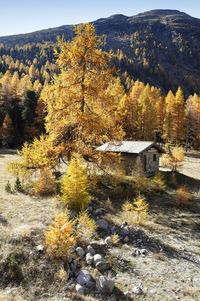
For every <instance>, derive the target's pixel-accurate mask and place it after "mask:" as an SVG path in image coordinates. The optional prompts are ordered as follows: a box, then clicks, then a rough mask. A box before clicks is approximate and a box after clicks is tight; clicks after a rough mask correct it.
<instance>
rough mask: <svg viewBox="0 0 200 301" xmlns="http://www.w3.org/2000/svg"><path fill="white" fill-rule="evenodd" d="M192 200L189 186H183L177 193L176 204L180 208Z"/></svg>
mask: <svg viewBox="0 0 200 301" xmlns="http://www.w3.org/2000/svg"><path fill="white" fill-rule="evenodd" d="M191 198H192V195H191V193H190V192H189V189H188V187H187V186H185V185H184V186H181V187H179V188H178V189H177V191H176V196H175V200H176V204H177V205H178V206H184V205H188V204H189V202H188V201H189V200H190V199H191Z"/></svg>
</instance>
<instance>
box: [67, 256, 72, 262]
mask: <svg viewBox="0 0 200 301" xmlns="http://www.w3.org/2000/svg"><path fill="white" fill-rule="evenodd" d="M67 262H69V263H71V262H72V257H71V255H67Z"/></svg>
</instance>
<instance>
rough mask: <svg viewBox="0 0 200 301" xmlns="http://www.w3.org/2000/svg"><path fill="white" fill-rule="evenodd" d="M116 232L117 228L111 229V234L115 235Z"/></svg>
mask: <svg viewBox="0 0 200 301" xmlns="http://www.w3.org/2000/svg"><path fill="white" fill-rule="evenodd" d="M115 232H116V228H115V226H112V227H111V228H110V233H111V234H114V233H115Z"/></svg>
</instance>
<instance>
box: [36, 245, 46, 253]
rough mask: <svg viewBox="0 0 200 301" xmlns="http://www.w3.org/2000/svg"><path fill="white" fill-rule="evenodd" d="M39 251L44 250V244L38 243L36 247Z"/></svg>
mask: <svg viewBox="0 0 200 301" xmlns="http://www.w3.org/2000/svg"><path fill="white" fill-rule="evenodd" d="M36 249H37V251H39V252H42V251H43V250H44V246H43V245H38V246H37V247H36Z"/></svg>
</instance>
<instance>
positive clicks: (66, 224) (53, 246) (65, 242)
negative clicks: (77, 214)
mask: <svg viewBox="0 0 200 301" xmlns="http://www.w3.org/2000/svg"><path fill="white" fill-rule="evenodd" d="M74 223H75V221H71V220H69V216H68V213H67V212H63V213H58V214H56V216H55V217H54V221H53V226H49V231H47V232H46V234H45V242H46V245H47V252H48V253H49V254H50V255H51V256H53V257H61V256H64V255H66V254H67V253H68V252H69V251H70V250H71V249H72V248H73V247H74V246H75V244H76V240H77V236H75V235H74Z"/></svg>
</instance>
